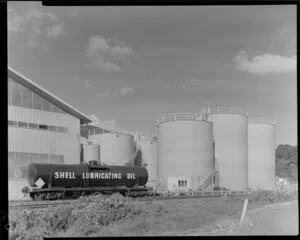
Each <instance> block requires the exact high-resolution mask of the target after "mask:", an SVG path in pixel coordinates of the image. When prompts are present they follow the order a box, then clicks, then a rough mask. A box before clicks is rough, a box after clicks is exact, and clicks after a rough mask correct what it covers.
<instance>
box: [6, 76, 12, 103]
mask: <svg viewBox="0 0 300 240" xmlns="http://www.w3.org/2000/svg"><path fill="white" fill-rule="evenodd" d="M12 91H13V81H12V80H11V78H8V83H7V97H8V99H7V100H8V105H12V96H13V94H12Z"/></svg>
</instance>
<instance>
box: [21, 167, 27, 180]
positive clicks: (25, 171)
mask: <svg viewBox="0 0 300 240" xmlns="http://www.w3.org/2000/svg"><path fill="white" fill-rule="evenodd" d="M27 170H28V167H22V168H21V178H22V179H25V178H27Z"/></svg>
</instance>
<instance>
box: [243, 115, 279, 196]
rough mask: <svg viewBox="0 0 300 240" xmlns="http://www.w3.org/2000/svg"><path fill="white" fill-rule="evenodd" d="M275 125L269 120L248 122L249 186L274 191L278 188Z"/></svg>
mask: <svg viewBox="0 0 300 240" xmlns="http://www.w3.org/2000/svg"><path fill="white" fill-rule="evenodd" d="M275 148H276V146H275V123H274V122H273V121H271V120H267V119H257V118H249V120H248V185H249V187H250V188H252V189H265V190H273V189H274V187H275V186H276V178H275V176H276V159H275V151H276V149H275Z"/></svg>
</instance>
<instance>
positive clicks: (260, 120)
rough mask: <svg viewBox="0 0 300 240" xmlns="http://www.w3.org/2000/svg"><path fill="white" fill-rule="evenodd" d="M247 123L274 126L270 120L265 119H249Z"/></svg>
mask: <svg viewBox="0 0 300 240" xmlns="http://www.w3.org/2000/svg"><path fill="white" fill-rule="evenodd" d="M248 123H250V124H270V125H276V123H275V122H274V121H272V120H270V119H266V118H249V119H248Z"/></svg>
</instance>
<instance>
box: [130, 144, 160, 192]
mask: <svg viewBox="0 0 300 240" xmlns="http://www.w3.org/2000/svg"><path fill="white" fill-rule="evenodd" d="M137 144H138V146H139V147H140V152H139V154H138V155H137V158H136V164H135V165H137V166H138V165H139V163H141V166H144V165H146V168H147V170H148V174H149V180H148V185H149V186H150V185H151V186H155V185H156V183H157V141H156V140H153V139H152V140H151V138H149V139H139V140H137Z"/></svg>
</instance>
